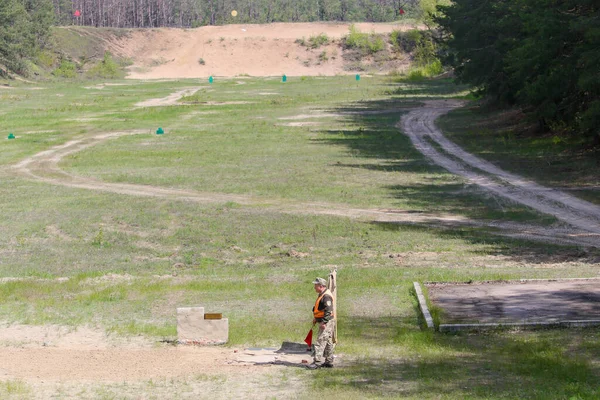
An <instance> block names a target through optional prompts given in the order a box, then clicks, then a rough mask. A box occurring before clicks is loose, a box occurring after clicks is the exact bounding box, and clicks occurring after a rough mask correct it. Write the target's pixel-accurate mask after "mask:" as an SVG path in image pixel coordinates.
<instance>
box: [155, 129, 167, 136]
mask: <svg viewBox="0 0 600 400" xmlns="http://www.w3.org/2000/svg"><path fill="white" fill-rule="evenodd" d="M156 134H157V135H164V134H165V130H164V129H163V128H158V130H157V131H156Z"/></svg>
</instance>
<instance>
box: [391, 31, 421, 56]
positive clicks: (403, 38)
mask: <svg viewBox="0 0 600 400" xmlns="http://www.w3.org/2000/svg"><path fill="white" fill-rule="evenodd" d="M422 40H423V34H422V33H421V32H420V31H419V30H417V29H411V30H410V31H406V32H402V31H393V32H392V34H391V42H392V44H393V45H394V47H395V48H396V50H401V51H404V52H405V53H410V52H412V51H413V50H414V49H415V48H416V47H417V45H418V44H419V43H421V41H422Z"/></svg>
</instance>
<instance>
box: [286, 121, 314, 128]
mask: <svg viewBox="0 0 600 400" xmlns="http://www.w3.org/2000/svg"><path fill="white" fill-rule="evenodd" d="M319 125H322V123H320V122H315V121H306V122H288V123H287V124H281V126H291V127H303V126H319Z"/></svg>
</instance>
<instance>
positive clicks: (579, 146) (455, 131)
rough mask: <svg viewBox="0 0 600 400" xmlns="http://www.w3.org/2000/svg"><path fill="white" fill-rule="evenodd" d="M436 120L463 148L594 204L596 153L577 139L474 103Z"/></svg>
mask: <svg viewBox="0 0 600 400" xmlns="http://www.w3.org/2000/svg"><path fill="white" fill-rule="evenodd" d="M439 123H440V125H441V126H442V127H443V129H444V131H445V132H446V134H447V135H448V136H449V137H450V138H451V139H452V140H453V141H455V142H456V143H459V144H460V145H461V146H463V147H465V148H466V149H467V150H468V151H469V152H471V153H474V154H477V155H479V156H480V157H483V158H485V159H488V160H490V161H491V162H493V163H494V164H496V165H499V166H500V167H502V168H503V169H505V170H507V171H514V172H517V173H521V174H525V175H527V176H529V177H531V178H533V179H534V180H536V181H537V182H540V183H542V184H544V185H548V186H551V187H555V188H560V189H562V190H565V191H568V192H570V193H572V194H574V195H576V196H578V197H581V198H583V199H586V200H588V201H590V202H594V203H596V204H600V176H599V175H598V170H599V169H600V154H598V150H597V149H594V148H591V147H590V146H589V144H588V143H585V142H584V141H583V140H581V139H579V138H574V137H571V136H568V135H566V134H559V133H545V134H540V133H537V132H536V130H537V127H536V125H535V124H534V123H533V122H532V121H530V120H529V119H528V118H527V117H526V116H525V115H523V114H522V113H519V112H517V111H515V110H492V111H490V110H486V109H485V107H480V106H474V107H471V108H465V109H461V110H457V111H454V112H452V113H450V114H448V115H446V116H444V117H443V118H441V119H440V122H439Z"/></svg>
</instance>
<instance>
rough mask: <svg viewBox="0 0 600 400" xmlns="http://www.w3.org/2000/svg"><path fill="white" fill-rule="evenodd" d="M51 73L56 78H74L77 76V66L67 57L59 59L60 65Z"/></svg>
mask: <svg viewBox="0 0 600 400" xmlns="http://www.w3.org/2000/svg"><path fill="white" fill-rule="evenodd" d="M52 75H54V76H56V77H58V78H75V76H77V66H76V65H75V63H74V62H72V61H69V60H67V59H64V58H63V59H61V60H60V65H59V67H58V68H56V69H55V70H54V71H52Z"/></svg>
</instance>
